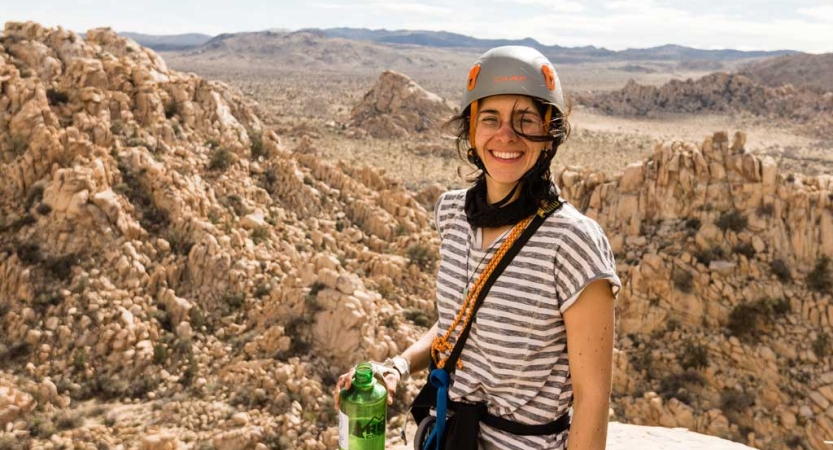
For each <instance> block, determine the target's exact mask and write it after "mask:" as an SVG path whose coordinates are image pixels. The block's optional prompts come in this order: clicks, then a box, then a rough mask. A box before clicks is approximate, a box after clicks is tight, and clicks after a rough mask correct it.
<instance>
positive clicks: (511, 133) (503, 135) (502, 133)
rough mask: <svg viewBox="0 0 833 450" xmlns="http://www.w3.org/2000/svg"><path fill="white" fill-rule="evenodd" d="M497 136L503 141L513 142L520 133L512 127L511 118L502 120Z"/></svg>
mask: <svg viewBox="0 0 833 450" xmlns="http://www.w3.org/2000/svg"><path fill="white" fill-rule="evenodd" d="M495 137H497V138H498V139H500V140H501V141H503V142H512V141H514V140H515V139H516V138H517V137H518V135H517V133H515V130H514V129H513V128H512V121H511V120H501V122H500V127H499V128H498V129H497V132H495Z"/></svg>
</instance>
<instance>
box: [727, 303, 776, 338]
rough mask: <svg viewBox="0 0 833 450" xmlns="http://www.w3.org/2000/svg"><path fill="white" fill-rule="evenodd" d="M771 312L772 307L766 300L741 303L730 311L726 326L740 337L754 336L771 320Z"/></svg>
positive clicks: (734, 334)
mask: <svg viewBox="0 0 833 450" xmlns="http://www.w3.org/2000/svg"><path fill="white" fill-rule="evenodd" d="M771 314H772V309H771V308H770V307H769V305H768V304H767V302H766V301H757V302H747V303H740V304H738V305H737V306H735V307H734V308H733V309H732V312H731V313H729V323H728V324H727V325H726V327H727V328H728V329H729V332H730V333H731V334H732V335H733V336H735V337H737V338H738V339H748V338H753V337H756V336H757V334H758V332H759V331H760V330H761V329H762V328H763V327H764V326H765V325H767V324H768V323H770V322H771V320H772V318H771Z"/></svg>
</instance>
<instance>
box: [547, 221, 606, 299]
mask: <svg viewBox="0 0 833 450" xmlns="http://www.w3.org/2000/svg"><path fill="white" fill-rule="evenodd" d="M561 237H562V239H561V242H560V245H559V248H558V253H557V255H556V261H555V285H556V293H557V294H558V307H559V310H560V311H561V313H562V314H563V313H564V312H566V311H567V309H569V308H570V306H572V305H573V303H575V301H576V300H577V299H578V297H579V295H581V292H582V291H583V290H584V288H585V287H587V285H588V284H590V283H592V282H594V281H596V280H608V281H610V287H611V290H612V291H613V297H614V298H616V297H617V296H618V295H619V291H620V290H621V289H622V281H621V280H620V279H619V276H618V275H617V274H616V262H615V261H614V257H613V251H612V250H611V248H610V242H609V241H608V239H607V236H605V234H604V231H603V230H602V227H600V226H599V224H598V223H596V221H594V220H592V219H590V218H588V217H585V216H581V219H580V220H578V221H576V222H574V223H573V224H571V225H569V226H567V227H565V229H564V230H563V233H562V235H561Z"/></svg>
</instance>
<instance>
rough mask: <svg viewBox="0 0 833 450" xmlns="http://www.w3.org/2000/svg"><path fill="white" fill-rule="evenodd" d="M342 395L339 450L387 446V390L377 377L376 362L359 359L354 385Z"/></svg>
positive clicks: (343, 391) (362, 449)
mask: <svg viewBox="0 0 833 450" xmlns="http://www.w3.org/2000/svg"><path fill="white" fill-rule="evenodd" d="M339 395H340V396H341V405H340V407H339V412H338V448H339V450H385V426H386V423H387V407H388V405H387V398H388V391H387V389H385V386H384V385H382V383H379V382H378V381H376V378H375V377H374V376H373V366H371V365H370V363H367V362H363V363H359V365H357V366H356V372H355V373H354V374H353V386H352V387H351V388H350V389H349V390H348V389H342V390H341V393H340V394H339Z"/></svg>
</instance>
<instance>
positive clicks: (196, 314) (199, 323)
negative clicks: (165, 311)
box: [188, 307, 207, 330]
mask: <svg viewBox="0 0 833 450" xmlns="http://www.w3.org/2000/svg"><path fill="white" fill-rule="evenodd" d="M188 322H190V323H191V326H193V327H194V329H195V330H200V329H201V328H202V327H204V326H207V323H206V320H205V313H204V312H203V310H202V309H200V308H198V307H193V308H191V309H189V310H188Z"/></svg>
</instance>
